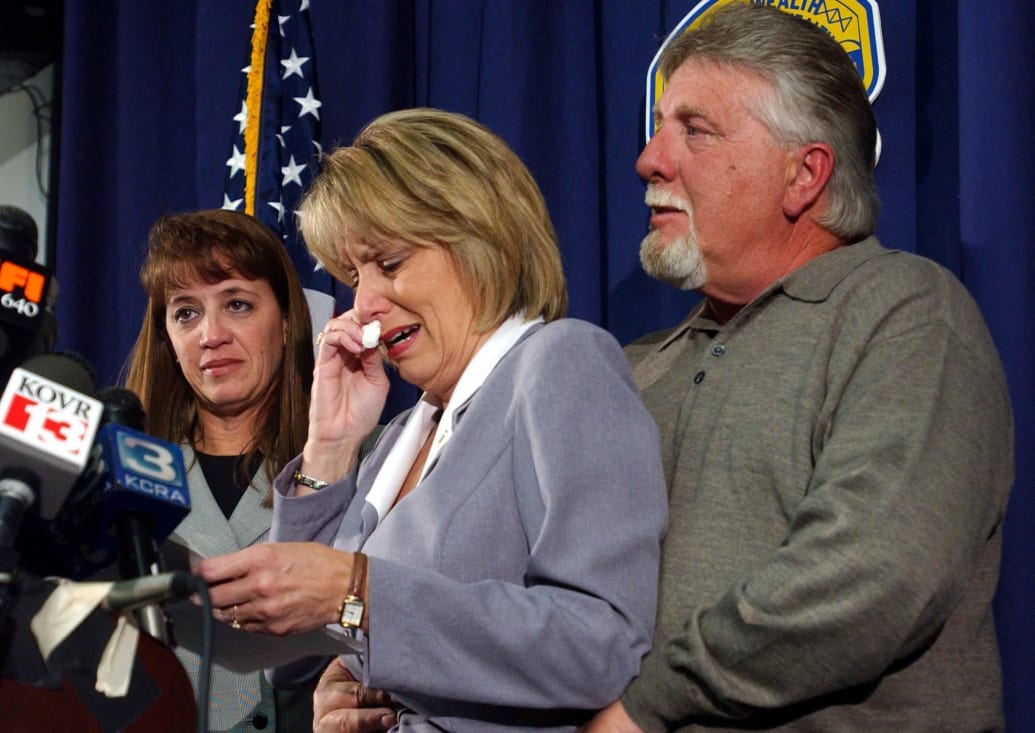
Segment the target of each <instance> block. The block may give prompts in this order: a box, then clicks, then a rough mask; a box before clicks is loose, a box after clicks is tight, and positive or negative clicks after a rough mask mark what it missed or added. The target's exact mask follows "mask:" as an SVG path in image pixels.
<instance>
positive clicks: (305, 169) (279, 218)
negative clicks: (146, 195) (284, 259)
mask: <svg viewBox="0 0 1035 733" xmlns="http://www.w3.org/2000/svg"><path fill="white" fill-rule="evenodd" d="M241 71H242V72H243V74H244V79H243V81H242V83H241V95H240V98H241V104H240V108H239V111H238V112H237V114H236V115H235V116H234V118H233V129H234V134H233V144H232V149H231V153H230V157H229V158H228V159H227V161H226V169H227V171H226V183H225V185H224V193H223V208H224V209H234V210H236V211H244V212H246V213H248V214H251V215H252V216H254V217H256V218H257V219H259V220H260V221H262V222H263V223H265V224H267V225H269V226H270V227H271V228H272V229H273V231H275V232H277V233H278V234H279V235H280V236H281V237H282V238H283V240H284V245H285V246H286V247H287V248H288V252H289V253H290V255H291V259H292V261H293V262H294V263H295V269H296V270H297V271H298V274H299V277H300V278H301V280H302V286H303V287H304V288H305V289H306V297H307V299H308V301H309V307H310V310H311V311H312V318H313V329H314V332H315V331H318V330H320V329H322V328H323V325H324V323H325V322H326V321H327V319H328V318H330V317H331V316H332V315H333V312H334V304H335V296H336V290H335V286H336V283H335V281H334V279H333V278H331V277H330V275H328V274H327V272H326V271H325V270H323V269H322V268H321V267H319V266H318V264H317V263H315V262H314V261H313V259H312V258H311V257H310V256H309V253H308V252H307V251H306V249H305V245H304V244H303V242H302V239H301V236H300V235H299V233H298V226H297V223H296V221H295V208H296V206H297V205H298V202H299V199H300V198H301V195H302V192H303V191H304V190H305V189H306V187H307V186H308V185H309V183H310V181H312V179H313V176H315V175H316V173H317V171H318V169H319V154H320V106H321V102H320V98H319V91H318V89H317V83H316V59H315V54H314V52H313V35H312V27H311V25H310V23H309V0H257V3H256V6H255V17H254V23H253V25H252V42H251V52H250V56H249V58H248V61H247V63H246V65H245V67H244V68H243V69H241Z"/></svg>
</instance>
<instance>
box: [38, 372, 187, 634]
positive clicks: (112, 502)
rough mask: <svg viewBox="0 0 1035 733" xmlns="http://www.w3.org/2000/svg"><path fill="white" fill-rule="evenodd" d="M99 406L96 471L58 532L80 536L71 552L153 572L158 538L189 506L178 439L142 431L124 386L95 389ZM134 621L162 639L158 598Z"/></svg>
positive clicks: (127, 572)
mask: <svg viewBox="0 0 1035 733" xmlns="http://www.w3.org/2000/svg"><path fill="white" fill-rule="evenodd" d="M98 397H100V398H101V400H102V404H103V406H104V411H103V420H102V425H101V428H100V430H99V431H98V433H97V440H96V443H95V446H94V451H95V453H96V454H97V456H98V460H97V464H96V467H95V471H94V472H93V473H92V476H91V477H90V478H88V479H87V480H85V481H84V482H83V485H82V486H81V487H78V488H77V490H76V491H75V492H74V494H75V496H73V497H71V500H70V501H69V502H66V505H65V507H63V509H62V512H61V514H60V516H59V517H58V520H57V522H56V523H55V524H56V526H57V528H58V529H59V532H60V534H62V535H63V536H66V537H73V538H77V539H78V540H79V543H78V544H79V550H78V552H77V553H76V559H77V560H78V559H83V560H86V561H87V564H88V565H93V566H96V565H97V563H98V562H101V563H105V564H107V563H110V562H111V561H112V559H115V558H117V561H118V568H119V576H120V577H121V578H123V579H128V578H139V577H143V576H151V575H155V574H157V573H159V572H160V570H161V567H160V561H159V553H158V544H159V543H161V542H163V541H164V540H165V539H166V538H167V537H168V536H169V535H170V534H171V533H172V531H173V530H174V529H175V528H176V526H177V525H179V523H180V522H181V521H183V518H184V517H185V516H187V514H188V513H189V512H190V494H189V491H188V489H187V476H186V469H185V467H184V464H183V453H182V451H181V450H180V448H179V446H177V445H174V444H172V443H169V442H166V441H164V440H159V439H158V438H154V437H152V436H150V435H147V434H146V433H144V432H143V430H142V429H143V427H144V422H145V416H144V409H143V407H142V406H141V404H140V399H139V398H138V397H137V396H136V395H135V394H134V393H133V392H131V391H130V390H128V389H125V388H123V387H109V388H107V389H104V390H101V392H100V393H99V394H98ZM137 618H138V620H139V621H140V627H141V628H142V629H143V630H144V631H146V632H147V633H149V634H150V635H151V636H153V637H154V638H156V639H158V640H160V641H166V640H167V636H168V634H167V630H166V621H165V617H164V615H163V614H162V612H161V609H160V608H159V607H158V606H157V605H147V606H146V607H145V608H142V609H141V610H140V611H138V613H137Z"/></svg>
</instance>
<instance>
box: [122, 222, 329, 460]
mask: <svg viewBox="0 0 1035 733" xmlns="http://www.w3.org/2000/svg"><path fill="white" fill-rule="evenodd" d="M230 277H240V278H243V279H247V280H265V281H266V282H268V283H269V285H270V289H271V290H272V291H273V294H274V296H275V297H276V299H277V304H278V305H279V306H280V312H281V315H282V316H283V318H284V320H285V322H286V337H287V343H286V344H285V347H284V357H283V359H282V360H281V367H280V374H279V375H278V376H277V378H276V379H274V381H273V384H272V385H271V387H270V391H269V394H268V395H267V396H266V398H265V402H264V404H263V406H262V408H261V410H260V414H261V416H262V417H261V419H260V423H259V424H257V425H255V426H254V427H253V433H254V439H253V443H252V445H251V447H250V449H249V451H248V452H247V453H246V455H250V454H252V453H255V452H258V453H260V454H261V455H262V456H263V465H264V467H265V468H266V471H267V473H268V474H269V475H270V477H273V476H276V475H277V473H278V472H279V471H280V469H281V468H282V467H283V465H284V464H285V463H287V461H288V460H290V459H291V458H293V457H294V456H296V455H298V454H299V453H300V452H301V451H302V446H303V444H304V443H305V436H306V430H307V426H308V412H309V388H310V386H311V385H312V378H313V341H312V325H311V324H310V320H309V307H308V305H307V304H306V300H305V294H304V293H303V291H302V285H301V283H300V282H299V280H298V275H297V273H296V272H295V268H294V265H293V264H292V262H291V259H290V257H289V256H288V254H287V250H286V249H285V247H284V244H283V243H282V242H281V241H280V238H279V237H277V235H276V234H274V233H273V231H272V230H271V229H270V228H269V227H267V226H266V225H265V224H263V223H262V222H260V221H258V220H257V219H255V218H253V217H251V216H248V215H247V214H242V213H239V212H236V211H226V210H222V209H211V210H206V211H195V212H188V213H183V214H175V215H171V216H164V217H162V218H160V219H159V220H158V221H156V222H155V224H154V225H153V226H152V227H151V231H150V234H149V235H148V250H147V258H146V259H145V261H144V265H143V267H142V269H141V271H140V284H141V285H142V286H143V288H144V292H145V293H147V312H146V315H145V316H144V322H143V323H142V324H141V326H140V333H139V335H138V336H137V340H136V343H135V344H134V345H133V350H132V351H131V352H130V355H129V359H128V363H127V367H126V379H125V383H126V386H127V387H128V388H129V389H130V390H132V391H133V392H135V393H136V394H137V396H138V397H140V401H141V402H142V403H143V406H144V410H145V411H146V412H147V415H148V422H149V425H150V427H149V429H150V432H151V433H152V434H153V435H155V436H156V437H159V438H162V439H164V440H168V441H171V442H180V441H187V442H188V443H190V444H191V445H192V446H193V445H195V444H196V441H197V440H198V439H199V438H201V435H200V434H199V431H200V429H201V426H200V424H199V422H198V403H197V398H196V397H195V395H194V392H193V390H192V389H191V387H190V385H189V384H188V383H187V380H186V378H184V376H183V373H182V372H181V371H180V367H179V364H177V363H176V356H175V354H174V353H173V350H172V346H171V344H170V342H169V336H168V333H167V331H166V327H165V319H166V302H167V301H168V297H169V291H170V290H173V289H176V288H182V287H187V286H189V285H190V284H192V283H197V282H205V283H218V282H221V281H222V280H226V279H227V278H230Z"/></svg>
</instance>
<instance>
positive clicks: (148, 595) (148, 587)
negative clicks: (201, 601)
mask: <svg viewBox="0 0 1035 733" xmlns="http://www.w3.org/2000/svg"><path fill="white" fill-rule="evenodd" d="M199 584H201V585H204V581H203V580H201V578H199V577H198V576H196V575H191V574H190V573H185V572H182V571H177V572H174V573H159V574H158V575H146V576H144V577H140V578H133V579H131V580H120V581H118V582H115V583H112V586H111V589H110V590H109V591H108V594H107V595H106V596H105V597H104V600H102V601H101V607H102V608H104V609H105V610H107V611H111V612H112V613H123V612H124V611H133V610H135V609H138V608H141V607H142V606H149V605H153V604H157V603H168V602H170V601H178V600H181V599H183V598H186V597H187V596H189V595H190V594H192V593H195V592H197V591H198V589H199V588H198V586H199Z"/></svg>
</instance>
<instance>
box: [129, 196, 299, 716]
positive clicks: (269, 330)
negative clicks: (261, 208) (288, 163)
mask: <svg viewBox="0 0 1035 733" xmlns="http://www.w3.org/2000/svg"><path fill="white" fill-rule="evenodd" d="M140 281H141V284H142V285H143V288H144V291H145V292H146V293H147V297H148V302H147V313H146V315H145V317H144V322H143V324H142V325H141V328H140V334H139V336H138V337H137V341H136V344H135V345H134V347H133V350H132V352H131V354H130V358H129V365H128V375H127V378H126V386H127V387H128V388H129V389H131V390H132V391H134V392H135V393H136V394H137V395H138V396H139V397H140V400H141V402H142V403H143V406H144V409H145V411H146V412H147V415H148V417H149V424H150V432H151V434H153V435H155V436H156V437H159V438H162V439H165V440H168V441H171V442H174V443H178V444H179V445H180V446H181V447H182V449H183V453H184V460H185V464H186V467H187V480H188V486H189V489H190V496H191V512H190V514H189V515H187V517H186V518H185V519H184V520H183V522H182V523H181V524H180V525H179V526H178V527H177V528H176V530H175V532H174V533H173V535H172V537H171V540H172V541H175V542H179V543H180V544H183V545H185V546H187V547H189V548H191V549H192V550H193V551H195V552H197V553H198V554H200V555H202V556H205V557H209V556H214V555H223V554H227V553H231V552H234V551H236V550H239V549H241V548H244V547H247V546H249V545H252V544H254V543H257V542H260V541H262V540H264V539H265V538H266V535H267V533H268V531H269V527H270V521H271V518H272V509H271V506H272V504H271V498H270V482H271V480H272V478H273V477H274V476H275V475H276V474H277V472H278V471H279V470H280V469H281V468H282V467H283V465H284V464H285V463H287V461H288V460H289V459H290V458H292V457H293V456H295V455H296V454H297V453H298V452H299V451H301V449H302V445H303V444H304V442H305V436H306V422H307V412H308V406H309V388H310V385H311V383H312V373H313V344H312V327H311V325H310V319H309V309H308V307H307V305H306V301H305V296H304V294H303V292H302V286H301V284H300V282H299V280H298V276H297V275H296V273H295V270H294V268H293V266H292V263H291V260H290V259H289V257H288V254H287V252H286V251H285V249H284V246H283V244H282V243H281V241H280V240H279V239H278V238H277V236H276V234H274V233H273V232H272V231H271V230H270V229H269V228H268V227H266V226H265V225H264V224H262V223H261V222H259V221H258V220H256V219H254V218H253V217H250V216H247V215H245V214H241V213H238V212H234V211H226V210H221V209H214V210H208V211H197V212H190V213H183V214H176V215H172V216H165V217H163V218H161V219H159V220H158V221H157V222H155V224H154V226H153V227H152V228H151V232H150V235H149V246H148V252H147V258H146V260H145V262H144V265H143V268H142V270H141V273H140ZM176 653H177V655H178V656H179V657H180V659H181V661H182V662H183V663H184V666H185V667H186V668H187V671H188V673H190V675H191V678H192V680H193V681H194V683H195V687H196V685H197V677H198V675H197V673H198V662H199V660H198V657H197V655H195V654H194V653H193V652H190V651H188V650H185V649H182V648H180V649H177V650H176ZM311 691H312V689H311V685H310V686H309V688H308V689H302V690H299V691H297V692H294V693H281V692H276V693H275V694H274V691H273V690H272V689H271V688H270V687H269V686H268V685H267V683H266V682H265V680H264V679H263V676H262V674H261V673H258V672H253V673H250V674H238V673H235V672H231V671H229V670H227V669H224V668H222V667H220V666H219V665H216V664H213V665H212V684H211V692H210V695H211V698H210V705H209V715H208V720H209V725H210V726H211V729H212V730H242V731H243V730H248V731H251V730H255V729H256V728H259V729H261V728H267V727H268V728H269V729H270V730H279V731H288V730H300V729H306V730H307V729H308V728H309V727H310V726H311V724H312V695H311Z"/></svg>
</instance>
